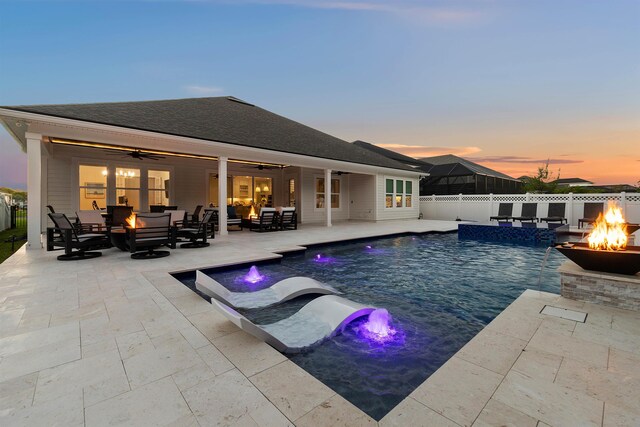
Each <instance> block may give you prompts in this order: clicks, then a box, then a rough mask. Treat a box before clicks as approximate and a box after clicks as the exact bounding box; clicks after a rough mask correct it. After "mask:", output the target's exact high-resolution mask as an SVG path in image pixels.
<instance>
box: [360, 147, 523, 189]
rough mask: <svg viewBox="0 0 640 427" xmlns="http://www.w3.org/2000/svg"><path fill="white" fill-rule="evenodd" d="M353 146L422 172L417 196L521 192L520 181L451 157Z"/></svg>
mask: <svg viewBox="0 0 640 427" xmlns="http://www.w3.org/2000/svg"><path fill="white" fill-rule="evenodd" d="M354 144H355V145H358V146H359V147H362V148H366V149H367V150H370V151H372V152H374V153H378V154H380V155H383V156H385V157H387V158H389V159H393V160H395V161H397V162H400V163H403V164H404V165H406V166H409V167H411V168H414V169H415V170H419V171H422V172H423V177H422V179H421V180H420V195H421V196H429V195H432V194H460V193H464V194H488V193H495V194H501V193H502V194H504V193H519V192H521V191H522V182H521V181H522V180H521V179H515V178H512V177H510V176H508V175H505V174H503V173H501V172H498V171H495V170H493V169H489V168H487V167H485V166H482V165H479V164H477V163H473V162H471V161H469V160H466V159H463V158H461V157H458V156H454V155H453V154H446V155H442V156H434V157H425V158H421V159H414V158H413V157H409V156H405V155H404V154H400V153H397V152H395V151H392V150H387V149H386V148H382V147H378V146H376V145H373V144H370V143H368V142H364V141H355V142H354Z"/></svg>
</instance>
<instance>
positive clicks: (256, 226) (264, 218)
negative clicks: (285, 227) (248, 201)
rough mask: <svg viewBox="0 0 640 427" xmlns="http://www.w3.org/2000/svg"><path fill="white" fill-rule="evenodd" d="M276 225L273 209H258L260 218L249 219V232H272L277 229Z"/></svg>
mask: <svg viewBox="0 0 640 427" xmlns="http://www.w3.org/2000/svg"><path fill="white" fill-rule="evenodd" d="M277 226H278V223H277V220H276V209H275V208H262V209H260V216H258V218H251V226H250V227H249V229H250V230H251V231H260V232H262V231H274V230H276V229H277Z"/></svg>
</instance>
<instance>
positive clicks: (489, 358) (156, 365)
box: [0, 221, 640, 426]
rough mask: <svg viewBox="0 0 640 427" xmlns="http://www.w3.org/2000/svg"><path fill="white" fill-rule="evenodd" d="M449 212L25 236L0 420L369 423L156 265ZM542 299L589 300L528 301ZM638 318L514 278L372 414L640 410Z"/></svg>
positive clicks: (620, 417) (638, 418)
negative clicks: (438, 362) (502, 301)
mask: <svg viewBox="0 0 640 427" xmlns="http://www.w3.org/2000/svg"><path fill="white" fill-rule="evenodd" d="M456 225H457V224H455V223H451V222H444V221H390V222H384V223H351V222H350V223H343V224H336V225H334V227H332V228H330V229H327V228H325V227H319V226H317V227H314V226H305V227H301V228H300V230H297V231H287V232H278V233H267V234H264V233H249V232H246V231H245V232H236V233H231V234H230V235H229V236H227V237H224V238H219V237H217V238H216V239H215V240H214V241H212V245H211V247H209V248H204V249H194V250H184V249H183V250H180V249H177V250H173V251H172V254H171V256H170V257H167V258H162V259H158V260H146V261H135V260H131V259H130V258H129V254H127V253H123V252H120V251H118V250H116V249H112V250H109V251H105V252H104V255H103V256H102V257H100V258H96V259H93V260H85V261H80V262H72V263H69V262H59V261H56V260H55V256H56V255H58V254H59V252H53V253H47V252H45V251H40V250H30V251H26V250H25V249H24V248H23V249H21V250H20V251H19V252H18V253H16V254H15V255H14V256H13V257H12V258H10V259H9V260H7V261H6V262H5V263H3V264H0V425H3V426H9V425H60V426H75V425H87V426H95V425H132V426H143V425H174V426H191V425H247V426H256V425H257V426H280V425H282V426H285V425H294V424H295V425H298V426H333V425H344V426H359V425H375V424H378V423H376V422H375V421H374V420H372V419H371V418H369V417H368V416H367V415H366V414H364V413H363V412H362V411H360V410H359V409H357V408H355V407H354V406H353V405H352V404H351V403H349V402H348V401H346V400H345V399H344V398H342V397H341V396H339V395H337V394H336V393H335V392H334V391H333V390H331V389H330V388H329V387H327V386H325V385H324V384H322V383H321V382H320V381H318V380H316V379H315V378H313V377H312V376H311V375H309V374H308V373H307V372H306V371H304V370H303V369H301V368H299V367H297V366H296V365H295V364H293V363H292V362H290V361H289V360H288V359H287V358H286V357H284V356H283V355H281V354H280V353H278V352H277V351H275V350H274V349H272V348H271V347H270V346H268V345H266V344H265V343H263V342H260V341H258V340H256V339H255V338H253V337H252V336H249V335H247V334H245V333H244V332H242V331H240V330H238V329H237V328H236V327H235V326H234V325H232V324H231V323H229V322H227V321H226V320H225V319H224V318H222V317H221V316H219V315H218V314H217V313H215V312H214V311H212V309H211V307H210V305H209V304H208V303H207V302H206V301H204V300H203V299H201V298H200V297H198V296H197V295H195V294H194V293H193V292H191V291H190V290H189V289H187V288H186V287H184V286H183V285H182V284H181V283H179V282H178V281H176V280H175V279H174V278H173V277H171V276H170V275H169V274H168V272H173V271H180V270H190V269H194V268H199V267H208V266H216V265H224V264H229V263H236V262H244V261H253V260H258V259H267V258H272V257H276V256H278V255H277V254H276V253H275V252H281V251H287V250H293V249H296V248H300V247H301V246H304V245H305V244H312V243H320V242H327V241H335V240H342V239H351V238H360V237H369V236H377V235H384V234H391V233H399V232H426V231H447V230H451V229H455V228H456ZM545 304H551V305H554V306H559V307H566V308H571V309H574V310H579V311H586V312H587V313H589V315H588V317H587V321H586V323H584V324H583V323H576V322H573V321H568V320H563V319H558V318H554V317H550V316H545V315H541V314H539V313H540V310H541V309H542V307H543V306H544V305H545ZM639 332H640V314H639V313H635V312H628V311H622V310H615V309H607V308H603V307H600V306H593V305H590V304H583V303H576V302H575V301H570V300H565V299H563V298H561V297H559V296H557V295H552V294H545V293H538V292H534V291H527V292H525V293H524V294H523V295H522V296H521V297H520V298H518V299H517V300H516V301H515V302H514V303H513V304H512V305H511V306H509V308H508V309H507V310H505V311H504V312H503V313H502V314H501V315H500V316H498V317H497V318H496V319H495V320H494V321H493V322H492V323H491V324H490V325H489V326H487V327H486V328H485V329H484V330H483V331H482V332H480V334H478V336H476V337H475V338H474V339H473V340H472V341H470V342H469V343H468V344H467V345H466V346H465V347H464V348H463V349H461V351H460V352H458V353H457V354H456V355H455V356H454V357H453V358H452V359H450V360H449V361H448V362H447V363H446V364H445V365H443V366H442V367H441V368H440V369H439V370H438V371H437V372H436V373H435V374H433V375H432V376H431V377H430V378H429V379H428V380H427V381H425V383H423V384H422V385H421V386H420V387H418V388H417V389H416V390H415V391H414V392H413V393H412V394H411V395H410V396H409V397H407V398H406V399H405V400H404V401H403V402H402V403H400V405H398V406H397V407H396V408H395V409H394V410H392V411H391V412H390V413H389V414H388V415H387V416H386V417H385V418H383V419H382V420H381V421H380V423H379V424H380V425H385V426H386V425H402V426H409V425H411V426H414V425H425V426H438V425H450V426H456V425H475V426H487V425H519V426H526V425H531V426H536V425H540V426H544V425H550V426H564V425H580V426H584V425H605V426H609V425H611V426H613V425H625V424H626V425H639V424H640V402H639V400H640V394H639V393H638V390H640V368H638V366H640V363H638V362H640V338H639V337H640V335H639Z"/></svg>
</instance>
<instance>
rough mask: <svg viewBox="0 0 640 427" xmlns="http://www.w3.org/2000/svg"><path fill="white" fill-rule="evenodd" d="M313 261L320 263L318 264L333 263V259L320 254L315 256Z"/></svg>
mask: <svg viewBox="0 0 640 427" xmlns="http://www.w3.org/2000/svg"><path fill="white" fill-rule="evenodd" d="M313 260H314V261H315V262H320V263H331V262H333V261H335V258H331V257H328V256H322V254H316V256H315V257H314V258H313Z"/></svg>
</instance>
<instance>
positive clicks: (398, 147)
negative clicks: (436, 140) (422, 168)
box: [376, 144, 482, 158]
mask: <svg viewBox="0 0 640 427" xmlns="http://www.w3.org/2000/svg"><path fill="white" fill-rule="evenodd" d="M376 145H377V146H378V147H381V148H386V149H389V150H393V151H397V152H398V153H402V154H405V155H407V156H411V157H415V158H421V157H432V156H441V155H443V154H455V155H456V156H466V155H468V154H474V153H478V152H480V151H482V150H481V149H480V148H478V147H427V146H424V145H404V144H376Z"/></svg>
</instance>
